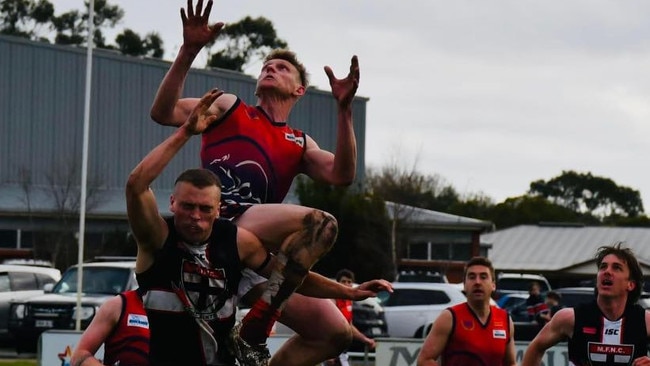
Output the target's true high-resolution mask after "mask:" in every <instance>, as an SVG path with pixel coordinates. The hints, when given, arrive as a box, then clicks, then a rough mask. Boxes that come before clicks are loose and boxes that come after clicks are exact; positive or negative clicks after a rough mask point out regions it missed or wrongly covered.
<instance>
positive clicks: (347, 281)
mask: <svg viewBox="0 0 650 366" xmlns="http://www.w3.org/2000/svg"><path fill="white" fill-rule="evenodd" d="M339 283H341V284H343V285H345V286H348V287H352V284H353V283H354V282H353V281H352V279H351V278H350V277H346V276H342V277H341V278H340V279H339Z"/></svg>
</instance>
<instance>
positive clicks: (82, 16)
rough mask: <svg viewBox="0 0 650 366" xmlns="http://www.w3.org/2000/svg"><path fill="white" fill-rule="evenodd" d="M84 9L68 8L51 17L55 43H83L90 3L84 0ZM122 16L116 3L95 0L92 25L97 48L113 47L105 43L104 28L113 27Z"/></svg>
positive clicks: (122, 12) (86, 31)
mask: <svg viewBox="0 0 650 366" xmlns="http://www.w3.org/2000/svg"><path fill="white" fill-rule="evenodd" d="M84 3H85V6H86V10H85V12H84V13H80V12H79V11H78V10H70V11H68V12H66V13H63V14H61V15H59V16H55V17H54V18H53V19H52V24H53V25H54V29H55V30H56V37H55V43H57V44H74V45H81V44H84V43H85V41H86V38H87V34H88V16H89V9H90V3H89V2H87V1H86V2H84ZM123 17H124V10H122V8H120V7H119V6H117V5H110V4H109V3H108V1H107V0H95V3H94V15H93V26H94V27H95V29H94V32H93V42H94V44H95V46H97V47H99V48H114V47H112V46H109V45H108V44H106V38H105V37H104V30H106V29H108V28H113V27H115V25H117V24H118V23H119V22H120V21H121V20H122V18H123Z"/></svg>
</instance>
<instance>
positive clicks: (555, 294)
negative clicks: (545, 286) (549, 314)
mask: <svg viewBox="0 0 650 366" xmlns="http://www.w3.org/2000/svg"><path fill="white" fill-rule="evenodd" d="M546 298H548V299H552V300H555V301H557V302H560V300H562V295H561V294H560V293H559V292H555V291H552V290H551V291H549V292H547V293H546Z"/></svg>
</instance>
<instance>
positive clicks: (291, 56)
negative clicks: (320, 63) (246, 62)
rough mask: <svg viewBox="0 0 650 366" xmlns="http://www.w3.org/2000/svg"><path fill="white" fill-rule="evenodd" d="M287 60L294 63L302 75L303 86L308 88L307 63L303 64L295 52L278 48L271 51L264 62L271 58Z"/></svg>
mask: <svg viewBox="0 0 650 366" xmlns="http://www.w3.org/2000/svg"><path fill="white" fill-rule="evenodd" d="M276 59H279V60H285V61H287V62H289V63H290V64H292V65H293V66H294V67H295V68H296V69H297V70H298V74H299V75H300V82H301V83H302V86H304V87H305V88H307V87H308V86H309V74H308V73H307V69H305V65H303V64H302V63H301V62H300V61H298V57H297V56H296V54H295V53H294V52H291V51H289V50H286V49H278V50H273V51H271V53H269V54H268V56H266V57H265V58H264V62H265V63H266V62H268V61H271V60H276Z"/></svg>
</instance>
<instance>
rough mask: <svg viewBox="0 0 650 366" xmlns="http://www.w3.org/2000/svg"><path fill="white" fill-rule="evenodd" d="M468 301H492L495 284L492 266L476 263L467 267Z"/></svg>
mask: <svg viewBox="0 0 650 366" xmlns="http://www.w3.org/2000/svg"><path fill="white" fill-rule="evenodd" d="M464 289H465V294H466V295H467V300H468V301H486V302H489V301H490V296H492V292H494V289H495V284H494V279H493V278H492V274H491V272H490V268H488V267H486V266H481V265H475V266H471V267H469V268H467V273H466V274H465V281H464Z"/></svg>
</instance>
